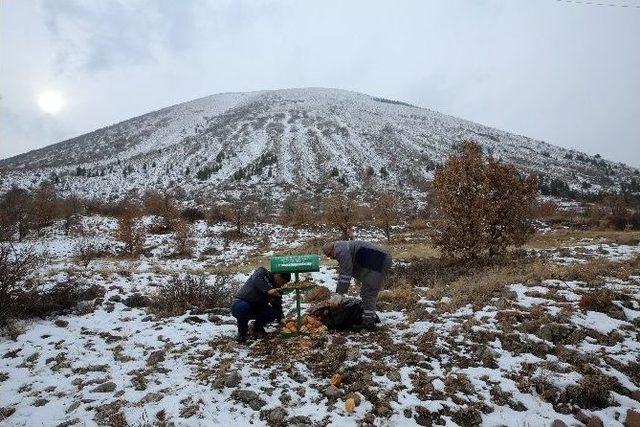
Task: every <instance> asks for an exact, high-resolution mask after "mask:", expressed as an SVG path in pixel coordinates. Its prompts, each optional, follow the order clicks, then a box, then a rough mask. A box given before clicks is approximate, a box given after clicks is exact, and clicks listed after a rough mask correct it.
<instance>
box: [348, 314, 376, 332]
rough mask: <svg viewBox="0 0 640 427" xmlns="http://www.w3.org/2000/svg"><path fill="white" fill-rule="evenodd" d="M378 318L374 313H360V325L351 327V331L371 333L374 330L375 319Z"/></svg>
mask: <svg viewBox="0 0 640 427" xmlns="http://www.w3.org/2000/svg"><path fill="white" fill-rule="evenodd" d="M377 318H378V316H377V315H376V312H375V311H365V312H364V313H362V319H361V320H360V323H358V324H356V325H353V329H355V330H356V331H362V330H365V331H373V330H374V329H375V328H376V319H377Z"/></svg>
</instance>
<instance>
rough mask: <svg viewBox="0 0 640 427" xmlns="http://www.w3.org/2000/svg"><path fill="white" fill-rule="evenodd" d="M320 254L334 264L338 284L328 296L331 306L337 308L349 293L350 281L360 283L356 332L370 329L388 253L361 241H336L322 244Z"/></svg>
mask: <svg viewBox="0 0 640 427" xmlns="http://www.w3.org/2000/svg"><path fill="white" fill-rule="evenodd" d="M322 251H323V252H324V254H325V255H326V256H328V257H329V258H333V259H335V260H336V261H338V264H339V267H338V284H337V286H336V292H335V293H334V294H333V295H331V298H330V300H329V302H330V303H331V305H339V304H340V303H341V302H342V299H343V295H344V294H345V293H346V292H347V289H349V285H350V284H351V278H352V277H353V278H355V279H357V280H358V281H359V282H360V283H361V288H360V298H361V299H362V306H363V308H364V312H363V314H362V324H361V325H357V327H359V328H364V329H372V328H373V327H374V325H375V322H376V317H377V316H376V303H377V302H378V294H379V293H380V291H381V290H382V288H383V287H384V282H385V280H386V278H387V274H388V273H389V269H390V267H391V263H392V259H391V255H389V253H388V252H387V251H386V250H385V249H383V248H381V247H380V246H377V245H375V244H373V243H371V242H366V241H364V240H338V241H335V242H329V243H325V244H324V246H323V247H322Z"/></svg>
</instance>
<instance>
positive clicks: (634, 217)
mask: <svg viewBox="0 0 640 427" xmlns="http://www.w3.org/2000/svg"><path fill="white" fill-rule="evenodd" d="M629 226H630V227H631V229H632V230H640V210H636V211H634V212H633V213H632V214H631V216H630V217H629Z"/></svg>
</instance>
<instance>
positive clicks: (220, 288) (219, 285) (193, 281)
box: [149, 274, 236, 316]
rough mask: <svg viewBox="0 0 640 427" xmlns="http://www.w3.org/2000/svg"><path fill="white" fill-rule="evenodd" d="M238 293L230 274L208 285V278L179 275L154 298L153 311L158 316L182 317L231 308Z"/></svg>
mask: <svg viewBox="0 0 640 427" xmlns="http://www.w3.org/2000/svg"><path fill="white" fill-rule="evenodd" d="M235 292H236V286H235V285H234V284H233V283H232V282H231V281H230V280H229V276H226V275H217V276H216V277H215V283H214V284H208V283H207V282H206V279H205V277H204V276H193V275H189V274H187V275H184V276H176V277H174V278H173V279H172V280H171V281H170V282H169V283H168V284H167V285H164V286H162V287H161V288H159V289H158V290H157V291H156V292H154V293H153V294H152V295H151V296H150V304H149V311H150V312H152V313H154V314H156V315H158V316H179V315H182V314H184V313H185V312H186V311H187V310H189V309H194V308H195V309H198V310H207V309H212V308H228V307H230V306H231V302H232V301H233V296H234V295H235Z"/></svg>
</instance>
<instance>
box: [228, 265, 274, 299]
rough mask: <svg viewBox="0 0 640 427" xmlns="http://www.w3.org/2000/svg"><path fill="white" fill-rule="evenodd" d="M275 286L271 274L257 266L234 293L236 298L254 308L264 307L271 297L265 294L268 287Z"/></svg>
mask: <svg viewBox="0 0 640 427" xmlns="http://www.w3.org/2000/svg"><path fill="white" fill-rule="evenodd" d="M275 287H276V283H275V279H274V277H273V274H272V273H270V272H269V271H268V270H267V269H266V268H264V267H259V268H257V269H256V270H255V271H254V272H253V273H252V274H251V276H250V277H249V278H248V279H247V281H246V282H245V284H244V285H242V287H241V288H240V289H239V290H238V292H237V293H236V298H239V299H241V300H244V301H246V302H248V303H249V304H251V306H253V307H255V308H259V307H264V306H266V305H268V304H269V302H270V301H271V300H272V299H273V297H272V296H270V295H269V294H267V291H268V290H269V289H273V288H275Z"/></svg>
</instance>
